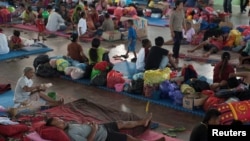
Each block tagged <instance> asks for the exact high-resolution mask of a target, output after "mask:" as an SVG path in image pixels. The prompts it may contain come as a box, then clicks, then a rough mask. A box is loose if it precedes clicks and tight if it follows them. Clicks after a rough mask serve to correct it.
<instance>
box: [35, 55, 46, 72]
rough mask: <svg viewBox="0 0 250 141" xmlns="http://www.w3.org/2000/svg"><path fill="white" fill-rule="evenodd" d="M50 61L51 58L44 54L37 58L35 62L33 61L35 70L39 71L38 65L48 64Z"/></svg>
mask: <svg viewBox="0 0 250 141" xmlns="http://www.w3.org/2000/svg"><path fill="white" fill-rule="evenodd" d="M49 61H50V59H49V56H48V55H45V54H42V55H39V56H37V57H36V58H35V59H34V61H33V67H34V68H35V70H36V69H37V67H38V65H40V64H44V63H48V62H49Z"/></svg>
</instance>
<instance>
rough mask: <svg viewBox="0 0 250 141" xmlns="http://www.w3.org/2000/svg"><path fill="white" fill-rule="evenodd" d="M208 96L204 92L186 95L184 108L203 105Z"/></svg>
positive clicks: (183, 100) (183, 101) (183, 102)
mask: <svg viewBox="0 0 250 141" xmlns="http://www.w3.org/2000/svg"><path fill="white" fill-rule="evenodd" d="M207 98H208V97H207V96H206V95H204V94H201V93H197V94H194V95H186V96H184V97H183V99H182V106H183V108H187V109H191V110H192V109H193V108H194V107H199V106H202V105H203V104H204V103H205V101H206V99H207Z"/></svg>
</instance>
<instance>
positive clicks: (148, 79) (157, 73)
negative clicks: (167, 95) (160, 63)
mask: <svg viewBox="0 0 250 141" xmlns="http://www.w3.org/2000/svg"><path fill="white" fill-rule="evenodd" d="M170 73H171V70H170V68H165V69H163V70H160V69H158V70H147V71H145V72H144V76H143V78H144V84H148V85H152V84H159V83H161V82H163V81H165V80H169V79H170Z"/></svg>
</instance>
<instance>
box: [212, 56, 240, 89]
mask: <svg viewBox="0 0 250 141" xmlns="http://www.w3.org/2000/svg"><path fill="white" fill-rule="evenodd" d="M230 58H231V55H230V53H229V52H223V54H222V55H221V61H220V62H218V63H217V64H215V66H214V74H213V84H212V85H211V88H212V89H213V90H216V89H217V88H227V80H228V78H229V75H230V74H231V73H234V72H235V71H234V66H233V65H231V64H230V63H229V60H230Z"/></svg>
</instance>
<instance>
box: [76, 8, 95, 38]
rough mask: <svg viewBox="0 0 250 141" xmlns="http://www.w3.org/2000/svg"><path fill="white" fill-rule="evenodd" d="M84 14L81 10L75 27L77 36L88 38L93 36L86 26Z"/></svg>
mask: <svg viewBox="0 0 250 141" xmlns="http://www.w3.org/2000/svg"><path fill="white" fill-rule="evenodd" d="M86 16H87V15H86V13H85V12H84V11H82V13H81V18H80V20H79V22H78V28H77V30H78V36H79V38H90V37H93V36H94V32H91V31H89V30H88V28H87V21H86Z"/></svg>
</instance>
